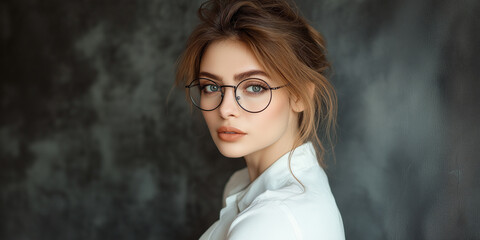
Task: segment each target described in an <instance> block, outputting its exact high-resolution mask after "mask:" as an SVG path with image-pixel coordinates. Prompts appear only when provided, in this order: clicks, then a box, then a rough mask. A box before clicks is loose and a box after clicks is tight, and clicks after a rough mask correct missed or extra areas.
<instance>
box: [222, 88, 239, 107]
mask: <svg viewBox="0 0 480 240" xmlns="http://www.w3.org/2000/svg"><path fill="white" fill-rule="evenodd" d="M219 87H220V91H221V92H222V101H221V102H220V104H222V102H223V97H224V96H225V90H223V89H224V88H227V87H231V88H233V95H235V100H236V101H237V103H238V100H240V96H237V87H238V86H235V85H222V86H219Z"/></svg>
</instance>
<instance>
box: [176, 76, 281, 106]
mask: <svg viewBox="0 0 480 240" xmlns="http://www.w3.org/2000/svg"><path fill="white" fill-rule="evenodd" d="M200 79H204V80H208V81H210V82H212V83H214V84H215V85H216V86H218V87H220V92H221V93H222V94H221V100H220V103H219V104H218V105H217V106H216V107H215V108H213V109H210V110H205V109H202V108H201V107H200V106H198V105H197V104H196V103H195V101H194V100H193V98H192V96H191V95H190V88H192V87H194V86H197V85H192V84H193V83H194V82H195V81H197V80H200ZM248 80H259V81H262V82H264V83H265V85H267V89H268V90H270V99H269V100H268V104H267V106H265V107H264V108H263V109H262V110H259V111H249V110H247V109H245V108H244V107H243V106H242V104H240V103H239V102H238V96H237V89H238V86H240V84H242V83H243V82H245V81H248ZM287 85H288V84H286V85H283V86H278V87H270V85H268V83H267V82H266V81H265V80H262V79H260V78H246V79H243V80H242V81H240V82H239V83H238V84H237V85H236V86H235V85H218V84H217V83H216V82H215V81H213V80H212V79H209V78H196V79H195V80H193V81H192V82H191V83H190V84H189V85H187V86H185V88H188V95H189V97H190V100H191V101H192V103H193V105H195V107H197V108H198V109H200V110H202V111H207V112H209V111H213V110H215V109H217V108H218V107H220V105H222V103H223V97H224V96H225V91H223V89H224V88H226V87H231V88H233V89H234V90H233V92H234V95H235V101H236V102H237V104H238V106H240V107H241V108H242V109H243V110H245V111H246V112H249V113H259V112H262V111H264V110H265V109H267V108H268V106H270V103H271V102H272V96H273V94H272V90H278V89H280V88H283V87H285V86H287Z"/></svg>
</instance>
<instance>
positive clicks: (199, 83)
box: [189, 78, 222, 111]
mask: <svg viewBox="0 0 480 240" xmlns="http://www.w3.org/2000/svg"><path fill="white" fill-rule="evenodd" d="M189 89H190V90H189V95H190V99H191V100H192V102H193V104H195V106H197V107H198V108H200V109H202V110H205V111H211V110H213V109H215V108H217V107H218V105H220V102H221V101H222V91H221V87H220V86H219V85H218V84H216V83H215V82H214V81H212V80H209V79H203V78H200V79H196V80H194V81H193V82H192V83H191V84H190V86H189Z"/></svg>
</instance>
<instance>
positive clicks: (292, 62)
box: [176, 0, 337, 167]
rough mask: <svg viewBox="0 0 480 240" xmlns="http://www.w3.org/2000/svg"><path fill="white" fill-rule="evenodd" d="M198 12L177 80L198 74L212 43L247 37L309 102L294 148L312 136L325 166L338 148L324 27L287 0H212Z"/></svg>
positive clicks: (262, 58) (259, 56)
mask: <svg viewBox="0 0 480 240" xmlns="http://www.w3.org/2000/svg"><path fill="white" fill-rule="evenodd" d="M198 15H199V18H200V20H201V23H200V24H199V25H198V26H197V27H196V28H195V29H194V31H193V32H192V34H191V35H190V37H189V39H188V42H187V47H186V49H185V51H184V52H183V55H182V56H181V57H180V59H179V62H178V68H177V75H176V83H177V85H179V86H183V85H186V84H187V81H191V80H193V79H195V78H196V77H197V76H198V73H199V69H200V61H201V59H202V55H203V52H204V51H205V49H206V48H207V46H208V45H209V44H210V43H212V42H214V41H219V40H225V39H232V38H233V39H237V40H240V41H243V42H244V43H246V44H247V45H248V46H249V47H250V49H251V50H252V51H253V53H254V54H255V56H256V58H257V59H258V60H259V62H260V64H261V65H262V66H263V67H264V69H265V70H266V71H267V73H268V74H269V75H270V76H273V77H275V78H276V79H279V80H280V81H281V82H284V83H286V84H288V86H287V89H288V92H289V94H290V96H293V97H294V98H295V99H298V100H300V101H302V102H303V103H304V107H305V110H304V111H303V112H301V113H300V114H299V121H298V122H299V126H298V127H299V135H298V136H297V138H296V140H295V144H294V148H296V147H297V146H300V145H301V144H303V143H305V142H307V141H312V142H313V143H314V146H315V150H316V152H317V158H318V161H319V163H320V164H321V166H322V167H325V166H326V165H325V162H324V156H325V152H327V149H330V150H332V153H333V147H334V144H333V138H334V137H335V126H336V116H337V96H336V93H335V90H334V88H333V86H332V84H331V83H330V82H329V81H328V80H327V78H326V75H327V73H328V72H329V70H330V63H329V62H328V60H327V58H326V56H325V54H326V48H325V41H324V39H323V37H322V36H321V35H320V33H319V32H317V31H316V30H315V29H313V27H311V26H310V25H309V24H308V23H307V22H306V20H305V19H304V18H303V17H302V16H300V14H299V13H298V10H297V8H296V7H295V6H294V4H293V3H291V4H289V3H287V2H286V1H282V0H210V1H207V2H205V3H204V4H202V5H201V7H200V8H199V10H198ZM312 88H313V89H312ZM312 90H313V96H312ZM317 132H320V133H321V136H320V137H319V136H318V135H317ZM324 141H326V142H327V144H326V143H324ZM327 145H328V146H329V147H327ZM294 148H293V149H294ZM293 149H292V150H293Z"/></svg>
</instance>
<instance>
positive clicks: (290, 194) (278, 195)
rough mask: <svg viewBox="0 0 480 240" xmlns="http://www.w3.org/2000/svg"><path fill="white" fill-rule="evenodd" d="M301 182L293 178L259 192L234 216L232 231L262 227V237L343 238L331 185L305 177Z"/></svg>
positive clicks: (340, 220) (339, 216)
mask: <svg viewBox="0 0 480 240" xmlns="http://www.w3.org/2000/svg"><path fill="white" fill-rule="evenodd" d="M303 184H304V185H303V186H302V185H301V184H299V183H298V182H296V181H295V182H291V183H290V184H286V185H284V186H283V187H281V188H278V189H275V190H267V191H265V192H264V193H262V194H260V195H259V196H257V197H256V198H255V200H254V201H253V202H252V203H251V204H250V206H249V207H248V208H247V209H245V210H244V211H243V212H242V213H241V214H240V215H239V216H238V217H237V219H236V220H235V221H234V223H233V224H232V228H231V229H232V231H233V230H235V229H236V231H237V232H243V231H241V230H242V229H243V230H244V231H261V232H262V234H263V235H261V236H263V239H344V229H343V223H342V218H341V215H340V211H339V210H338V207H337V204H336V202H335V199H334V197H333V195H332V193H331V191H330V189H329V188H323V187H319V186H317V185H318V184H311V183H309V182H308V181H304V183H303ZM265 234H273V235H268V236H266V235H265ZM275 234H280V235H281V236H283V237H284V238H278V237H279V236H277V235H275ZM249 236H250V235H249ZM287 236H288V237H287Z"/></svg>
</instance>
